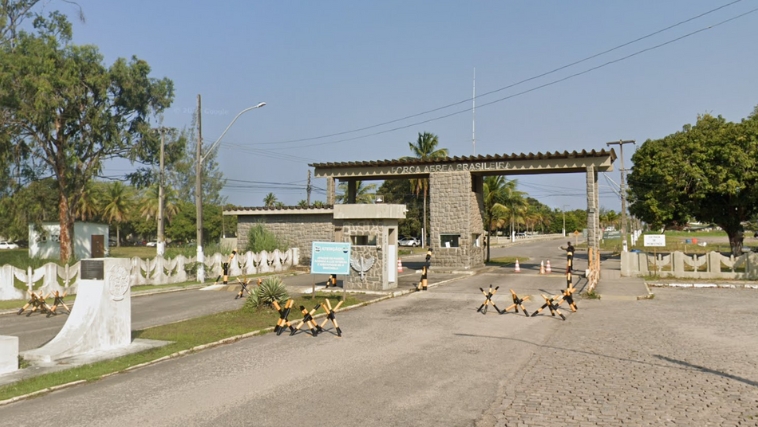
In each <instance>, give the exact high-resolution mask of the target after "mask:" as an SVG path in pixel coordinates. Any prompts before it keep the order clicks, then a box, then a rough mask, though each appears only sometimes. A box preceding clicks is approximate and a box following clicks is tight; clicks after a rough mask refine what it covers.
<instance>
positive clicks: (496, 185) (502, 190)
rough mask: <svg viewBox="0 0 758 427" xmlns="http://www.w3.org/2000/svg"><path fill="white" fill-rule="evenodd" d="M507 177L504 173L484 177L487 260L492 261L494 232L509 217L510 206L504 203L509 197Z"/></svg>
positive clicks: (483, 197)
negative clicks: (491, 247)
mask: <svg viewBox="0 0 758 427" xmlns="http://www.w3.org/2000/svg"><path fill="white" fill-rule="evenodd" d="M505 183H506V178H505V177H504V176H502V175H498V176H487V177H485V178H484V184H483V188H484V193H483V196H482V199H483V202H484V226H485V227H486V228H487V262H489V261H490V240H491V239H492V232H493V231H495V230H497V229H498V228H500V227H502V226H503V224H504V223H505V221H506V220H507V218H508V208H507V207H506V206H505V205H503V204H502V202H504V201H505V200H506V198H507V194H506V191H507V190H506V187H505Z"/></svg>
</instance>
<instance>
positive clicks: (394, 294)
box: [0, 277, 463, 407]
mask: <svg viewBox="0 0 758 427" xmlns="http://www.w3.org/2000/svg"><path fill="white" fill-rule="evenodd" d="M462 278H463V277H454V278H452V279H447V280H443V281H441V282H437V283H431V284H429V287H430V288H432V287H437V286H440V285H443V284H445V283H450V282H452V281H455V280H459V279H462ZM416 292H418V291H416V290H415V289H408V290H403V291H395V292H392V293H390V294H388V295H385V296H383V297H380V298H375V299H372V300H369V301H364V302H362V303H359V304H355V305H351V306H349V307H345V308H342V309H340V310H339V311H340V312H343V311H350V310H355V309H358V308H361V307H365V306H367V305H370V304H376V303H378V302H381V301H384V300H386V299H390V298H395V297H399V296H403V295H407V294H411V293H416ZM161 293H162V292H161ZM325 316H326V314H325V313H322V314H318V315H315V316H313V318H314V319H320V318H323V317H325ZM273 330H274V327H273V326H271V327H268V328H265V329H258V330H255V331H251V332H247V333H245V334H241V335H235V336H233V337H228V338H224V339H221V340H218V341H214V342H212V343H207V344H201V345H198V346H195V347H192V348H188V349H186V350H181V351H177V352H176V353H171V354H169V355H166V356H163V357H160V358H158V359H155V360H151V361H149V362H144V363H140V364H138V365H134V366H129V367H126V368H124V369H121V370H118V371H115V372H109V373H107V374H103V375H100V376H99V377H97V378H95V379H92V380H78V381H73V382H70V383H66V384H60V385H57V386H53V387H48V388H46V389H43V390H37V391H34V392H31V393H28V394H24V395H21V396H16V397H12V398H10V399H6V400H0V407H2V406H5V405H10V404H11V403H16V402H18V401H21V400H25V399H29V398H32V397H36V396H40V395H43V394H46V393H50V392H53V391H57V390H62V389H65V388H69V387H74V386H77V385H79V384H83V383H87V382H90V381H98V380H101V379H103V378H107V377H110V376H113V375H116V374H122V373H126V372H130V371H134V370H136V369H139V368H144V367H146V366H151V365H155V364H157V363H161V362H164V361H167V360H171V359H176V358H178V357H182V356H185V355H187V354H190V353H195V352H199V351H202V350H207V349H210V348H215V347H219V346H222V345H225V344H231V343H234V342H237V341H240V340H243V339H245V338H250V337H254V336H256V335H262V334H264V333H268V332H273Z"/></svg>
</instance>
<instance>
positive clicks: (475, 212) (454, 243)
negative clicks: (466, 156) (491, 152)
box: [428, 171, 484, 271]
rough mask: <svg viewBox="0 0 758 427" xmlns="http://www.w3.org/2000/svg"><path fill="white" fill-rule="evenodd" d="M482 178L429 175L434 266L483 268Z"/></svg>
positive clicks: (457, 173) (468, 174)
mask: <svg viewBox="0 0 758 427" xmlns="http://www.w3.org/2000/svg"><path fill="white" fill-rule="evenodd" d="M480 181H481V178H480V177H472V175H471V172H469V171H444V172H431V173H430V174H429V199H430V200H429V208H428V209H429V219H430V221H429V222H430V227H429V228H430V231H431V233H430V238H429V247H431V248H432V249H433V251H434V255H433V257H432V271H433V269H434V267H435V266H440V267H452V268H462V269H470V268H478V267H481V266H483V265H484V261H483V260H484V249H483V246H484V222H483V215H482V211H483V201H482V195H481V192H479V193H478V192H477V191H476V189H477V188H479V189H481V185H480Z"/></svg>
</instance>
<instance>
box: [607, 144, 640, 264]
mask: <svg viewBox="0 0 758 427" xmlns="http://www.w3.org/2000/svg"><path fill="white" fill-rule="evenodd" d="M634 143H635V142H634V140H626V141H624V140H623V139H621V140H619V141H618V142H606V143H605V145H607V146H608V147H610V146H611V145H618V146H619V159H621V170H620V172H621V184H620V187H621V247H622V250H623V251H624V252H626V251H627V245H628V243H627V241H626V169H624V144H634Z"/></svg>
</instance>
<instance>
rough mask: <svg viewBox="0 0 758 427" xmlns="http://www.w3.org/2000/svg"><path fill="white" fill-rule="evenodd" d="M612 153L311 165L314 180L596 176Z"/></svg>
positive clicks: (608, 164) (610, 165)
mask: <svg viewBox="0 0 758 427" xmlns="http://www.w3.org/2000/svg"><path fill="white" fill-rule="evenodd" d="M614 160H616V153H615V152H614V151H613V149H610V150H608V151H606V150H605V149H603V150H600V151H596V150H591V151H587V150H582V151H572V152H568V151H564V152H558V151H556V152H553V153H536V154H534V153H529V154H524V153H521V154H495V155H479V156H461V157H458V156H455V157H446V158H443V159H438V160H421V159H415V158H405V159H394V160H370V161H358V162H340V163H332V162H328V163H313V164H310V165H309V166H312V167H313V168H315V176H316V177H335V178H350V177H355V178H364V179H365V178H371V177H374V178H376V179H385V178H388V177H393V176H395V177H414V176H419V175H427V174H429V173H431V172H446V171H450V172H452V171H465V170H467V171H470V172H471V173H474V174H481V175H522V174H541V173H576V172H585V171H586V170H587V167H588V166H590V165H594V166H595V167H596V168H597V170H598V171H599V172H607V171H611V170H613V161H614Z"/></svg>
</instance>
